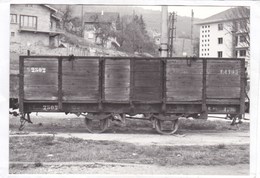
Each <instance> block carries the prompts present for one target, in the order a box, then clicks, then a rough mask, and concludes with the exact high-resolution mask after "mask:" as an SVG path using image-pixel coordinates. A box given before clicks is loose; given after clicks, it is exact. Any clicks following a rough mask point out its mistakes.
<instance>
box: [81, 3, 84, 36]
mask: <svg viewBox="0 0 260 178" xmlns="http://www.w3.org/2000/svg"><path fill="white" fill-rule="evenodd" d="M83 11H84V4H82V5H81V23H82V24H81V30H82V32H81V35H82V37H84V17H83V16H84V12H83Z"/></svg>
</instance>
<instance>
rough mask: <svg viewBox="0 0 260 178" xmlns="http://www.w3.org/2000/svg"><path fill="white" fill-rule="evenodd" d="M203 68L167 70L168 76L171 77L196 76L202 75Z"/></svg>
mask: <svg viewBox="0 0 260 178" xmlns="http://www.w3.org/2000/svg"><path fill="white" fill-rule="evenodd" d="M202 72H203V70H202V68H194V67H190V68H182V67H180V68H167V71H166V73H167V76H171V75H175V74H190V75H192V74H195V75H198V74H200V75H202Z"/></svg>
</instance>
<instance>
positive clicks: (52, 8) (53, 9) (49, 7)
mask: <svg viewBox="0 0 260 178" xmlns="http://www.w3.org/2000/svg"><path fill="white" fill-rule="evenodd" d="M43 6H45V7H47V8H48V9H50V10H52V11H54V12H57V11H58V10H57V9H55V8H54V7H51V6H50V5H47V4H43Z"/></svg>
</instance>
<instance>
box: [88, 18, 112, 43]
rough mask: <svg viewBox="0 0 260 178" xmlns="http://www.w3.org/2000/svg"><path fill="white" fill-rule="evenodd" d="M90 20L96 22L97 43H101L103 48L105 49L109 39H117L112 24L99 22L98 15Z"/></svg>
mask: <svg viewBox="0 0 260 178" xmlns="http://www.w3.org/2000/svg"><path fill="white" fill-rule="evenodd" d="M90 19H91V20H92V21H93V22H94V29H95V41H96V42H98V41H100V44H101V46H102V47H104V46H105V44H106V43H107V41H108V40H109V38H113V37H115V31H114V29H113V28H112V23H110V22H101V21H99V18H98V15H97V14H95V15H93V16H91V17H90Z"/></svg>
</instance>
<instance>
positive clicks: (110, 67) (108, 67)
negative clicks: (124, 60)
mask: <svg viewBox="0 0 260 178" xmlns="http://www.w3.org/2000/svg"><path fill="white" fill-rule="evenodd" d="M110 70H126V71H128V70H130V66H129V65H128V64H127V65H105V71H110Z"/></svg>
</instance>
